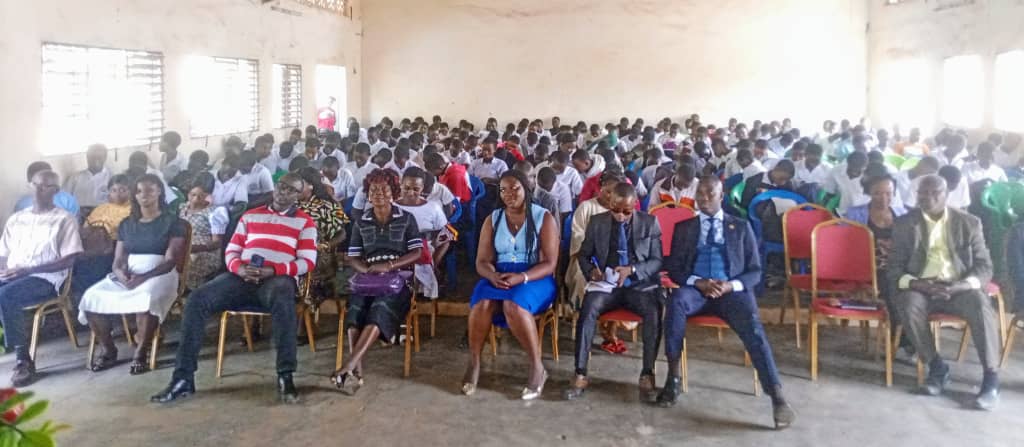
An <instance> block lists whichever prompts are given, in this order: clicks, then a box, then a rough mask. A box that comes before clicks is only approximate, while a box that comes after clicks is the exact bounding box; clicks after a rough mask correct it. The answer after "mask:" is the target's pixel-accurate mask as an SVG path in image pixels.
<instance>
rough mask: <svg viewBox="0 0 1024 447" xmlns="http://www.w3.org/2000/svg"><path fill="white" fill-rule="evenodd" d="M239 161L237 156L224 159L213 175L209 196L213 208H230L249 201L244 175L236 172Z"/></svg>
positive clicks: (247, 186)
mask: <svg viewBox="0 0 1024 447" xmlns="http://www.w3.org/2000/svg"><path fill="white" fill-rule="evenodd" d="M239 163H240V161H239V159H238V157H237V156H235V155H233V154H232V155H229V156H227V157H224V160H223V161H222V162H221V167H220V169H219V170H218V171H217V175H215V176H214V177H215V180H216V182H215V183H214V185H213V195H211V196H210V198H211V200H212V201H213V203H212V204H213V206H224V207H229V208H230V207H231V205H233V204H235V203H246V202H248V201H249V185H248V182H247V181H246V178H245V176H244V175H242V173H241V172H238V165H239Z"/></svg>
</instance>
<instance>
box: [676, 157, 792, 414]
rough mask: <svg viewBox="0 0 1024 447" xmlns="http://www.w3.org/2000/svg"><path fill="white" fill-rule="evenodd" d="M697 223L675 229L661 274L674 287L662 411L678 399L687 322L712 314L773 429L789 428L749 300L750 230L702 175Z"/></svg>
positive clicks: (753, 244)
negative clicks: (738, 345) (762, 396)
mask: <svg viewBox="0 0 1024 447" xmlns="http://www.w3.org/2000/svg"><path fill="white" fill-rule="evenodd" d="M697 207H698V209H699V210H700V213H698V215H697V216H698V218H696V219H690V220H686V221H683V222H680V223H678V224H676V227H675V233H674V234H673V236H672V250H671V252H670V253H671V255H670V256H669V257H668V258H667V259H666V260H665V270H667V271H668V275H669V278H670V279H671V280H672V281H673V282H674V283H676V284H678V285H679V287H678V288H676V289H674V290H673V291H672V295H671V296H670V298H669V303H668V305H667V307H666V309H665V311H666V315H665V356H666V357H668V374H669V375H668V378H667V379H666V380H665V387H664V388H663V389H662V391H661V394H659V395H658V404H659V405H660V406H662V407H670V406H673V405H675V403H676V398H677V397H678V396H679V388H680V379H679V364H680V358H681V357H682V345H683V337H684V336H685V333H686V317H688V316H691V315H698V314H711V315H715V316H718V317H720V318H722V319H723V320H725V321H726V323H728V324H729V326H730V327H732V329H733V330H734V331H736V334H737V335H739V337H740V340H742V341H743V346H744V347H746V349H747V352H749V353H750V359H751V361H752V362H753V364H754V368H755V369H757V373H758V377H759V378H760V380H761V385H762V387H763V388H764V390H765V392H766V393H767V394H768V395H769V396H770V397H771V398H772V410H773V417H774V420H775V428H776V429H783V428H786V427H788V426H789V425H791V424H792V423H793V421H794V420H795V419H796V413H795V412H794V411H793V409H792V407H790V406H789V404H787V403H786V399H785V398H784V397H783V395H782V383H781V382H780V381H779V371H778V369H777V368H776V366H775V359H774V358H773V357H772V349H771V346H770V345H769V344H768V338H767V336H766V335H765V332H764V326H763V325H762V324H761V319H760V316H759V314H758V309H757V302H756V300H755V298H754V293H753V290H754V286H755V285H757V283H758V281H760V278H761V261H760V257H759V256H758V253H757V240H756V239H755V237H754V231H753V230H752V229H751V228H750V225H749V224H747V222H746V221H744V220H742V219H739V218H736V217H734V216H730V215H728V214H725V213H723V212H722V182H721V180H719V179H718V177H714V176H705V177H702V178H701V179H700V183H699V184H698V185H697Z"/></svg>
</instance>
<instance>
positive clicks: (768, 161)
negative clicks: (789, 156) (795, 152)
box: [754, 149, 779, 169]
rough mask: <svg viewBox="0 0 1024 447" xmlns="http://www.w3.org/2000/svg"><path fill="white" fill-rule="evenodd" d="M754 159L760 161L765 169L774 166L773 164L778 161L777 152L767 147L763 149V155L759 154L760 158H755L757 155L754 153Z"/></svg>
mask: <svg viewBox="0 0 1024 447" xmlns="http://www.w3.org/2000/svg"><path fill="white" fill-rule="evenodd" d="M754 161H759V162H761V165H762V166H764V168H765V169H771V168H774V167H775V164H776V163H778V162H779V154H776V153H775V152H772V151H771V149H768V150H766V151H764V155H763V156H761V158H757V155H756V154H755V155H754Z"/></svg>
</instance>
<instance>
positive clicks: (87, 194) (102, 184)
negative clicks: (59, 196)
mask: <svg viewBox="0 0 1024 447" xmlns="http://www.w3.org/2000/svg"><path fill="white" fill-rule="evenodd" d="M110 177H111V173H110V170H109V169H107V168H106V167H104V168H103V169H101V170H100V172H97V173H95V174H93V173H92V171H89V170H88V169H83V170H81V171H78V172H77V173H76V174H75V175H72V176H70V177H68V178H67V180H65V181H64V191H67V193H68V194H71V195H73V196H75V201H77V202H78V206H80V207H92V206H98V205H99V204H101V203H105V202H106V201H107V193H108V191H107V184H108V183H110Z"/></svg>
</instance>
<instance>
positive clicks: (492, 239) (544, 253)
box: [462, 170, 559, 400]
mask: <svg viewBox="0 0 1024 447" xmlns="http://www.w3.org/2000/svg"><path fill="white" fill-rule="evenodd" d="M558 239H559V234H558V224H557V223H556V222H555V219H554V217H552V216H551V214H550V213H549V212H548V211H547V209H545V208H544V207H542V206H540V205H537V204H534V203H533V200H532V193H531V191H530V188H529V181H528V180H527V179H526V176H524V175H523V174H522V173H520V172H519V171H516V170H509V171H506V172H505V173H504V174H502V175H501V178H500V179H499V181H498V203H497V207H496V209H495V210H494V212H492V213H491V215H490V216H488V217H487V219H486V220H484V223H483V227H482V228H480V245H479V248H478V250H477V257H476V271H477V273H478V274H479V275H480V277H481V278H482V279H481V280H480V282H479V283H477V285H476V288H475V289H474V290H473V297H472V298H471V299H470V303H469V305H470V311H469V350H470V358H469V365H468V367H467V368H466V374H465V376H464V377H463V381H462V382H463V383H462V393H463V394H465V395H467V396H468V395H471V394H473V393H474V392H476V383H477V379H478V378H479V377H480V352H481V351H482V349H483V345H484V339H485V338H486V337H487V335H488V333H489V331H490V328H491V324H492V323H493V324H496V325H499V326H502V327H504V326H507V327H508V328H509V330H510V331H511V332H512V335H513V336H514V337H515V338H516V340H518V341H519V344H520V345H521V346H522V347H523V349H524V350H526V354H527V356H528V357H529V359H530V373H529V379H528V381H527V385H526V388H524V389H523V393H522V398H523V400H532V399H536V398H537V397H538V396H540V393H541V391H542V390H543V389H544V382H545V381H546V380H547V378H548V374H547V371H546V370H545V369H544V364H543V363H541V358H540V354H541V352H540V342H539V340H538V335H537V324H536V322H535V321H534V315H537V314H540V313H542V312H545V311H547V310H548V308H550V307H551V304H552V303H553V302H554V300H555V280H554V277H553V276H552V275H554V272H555V265H556V264H557V262H558V242H559V241H558Z"/></svg>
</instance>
